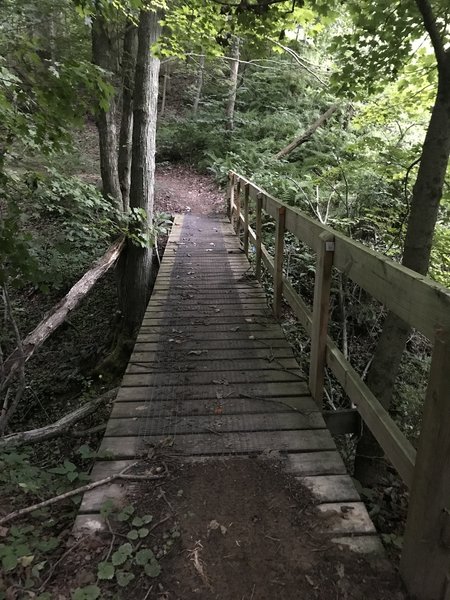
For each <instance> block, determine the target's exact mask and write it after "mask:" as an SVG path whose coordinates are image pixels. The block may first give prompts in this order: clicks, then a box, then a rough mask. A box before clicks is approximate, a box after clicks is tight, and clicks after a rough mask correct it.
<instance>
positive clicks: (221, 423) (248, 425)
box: [105, 411, 349, 501]
mask: <svg viewBox="0 0 450 600" xmlns="http://www.w3.org/2000/svg"><path fill="white" fill-rule="evenodd" d="M293 429H297V430H303V429H307V430H309V429H325V422H324V420H323V419H322V416H321V414H320V413H319V412H318V411H316V412H311V413H310V414H306V415H304V414H300V413H294V412H292V413H270V414H264V413H262V414H238V415H231V414H228V413H222V414H213V415H207V416H198V415H189V416H181V415H175V416H171V417H170V418H167V417H163V418H158V417H157V416H155V417H154V418H151V419H149V417H148V416H147V415H146V416H145V417H142V418H139V417H134V418H130V417H126V418H118V419H115V418H112V419H110V420H109V422H108V427H107V429H106V433H105V435H106V436H107V437H123V436H129V435H130V436H132V435H140V434H141V435H142V432H148V433H151V434H152V435H171V434H173V433H174V432H176V435H177V436H178V435H180V434H184V433H208V432H209V433H213V434H223V433H228V432H232V431H236V432H237V431H248V432H252V431H285V430H286V431H288V430H293ZM340 500H349V498H340ZM328 501H330V500H328Z"/></svg>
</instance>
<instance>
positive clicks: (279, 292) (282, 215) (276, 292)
mask: <svg viewBox="0 0 450 600" xmlns="http://www.w3.org/2000/svg"><path fill="white" fill-rule="evenodd" d="M285 221H286V208H285V207H284V206H280V207H279V208H278V212H277V222H276V229H275V258H274V262H273V265H274V269H273V314H274V315H275V317H276V318H277V319H279V318H280V316H281V303H282V300H283V255H284V232H285Z"/></svg>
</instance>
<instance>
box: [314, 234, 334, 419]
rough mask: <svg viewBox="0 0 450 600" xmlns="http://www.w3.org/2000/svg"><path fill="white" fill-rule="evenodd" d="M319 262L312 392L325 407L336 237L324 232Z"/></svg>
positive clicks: (317, 263)
mask: <svg viewBox="0 0 450 600" xmlns="http://www.w3.org/2000/svg"><path fill="white" fill-rule="evenodd" d="M319 238H320V245H319V248H318V251H317V258H316V278H315V283H314V302H313V318H312V326H311V357H310V367H309V389H310V390H311V395H312V397H313V398H314V400H315V402H316V403H317V405H318V406H319V407H320V408H321V407H322V404H323V382H324V371H325V362H326V360H325V358H326V347H327V332H328V318H329V311H330V290H331V270H332V266H333V257H334V235H332V234H331V233H329V232H327V231H324V232H323V233H322V234H320V236H319Z"/></svg>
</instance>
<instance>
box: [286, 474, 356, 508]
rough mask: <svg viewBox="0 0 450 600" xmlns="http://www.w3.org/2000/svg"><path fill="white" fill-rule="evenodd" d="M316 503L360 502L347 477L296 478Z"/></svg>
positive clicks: (349, 478) (317, 476) (315, 476)
mask: <svg viewBox="0 0 450 600" xmlns="http://www.w3.org/2000/svg"><path fill="white" fill-rule="evenodd" d="M296 479H297V481H299V482H300V483H301V484H302V485H304V486H305V487H307V488H308V489H309V491H310V492H311V493H312V495H313V496H314V498H315V499H316V500H317V501H318V502H358V501H360V500H361V498H360V497H359V494H358V492H357V491H356V489H355V485H354V483H353V480H352V478H351V477H350V476H349V475H314V476H308V477H296Z"/></svg>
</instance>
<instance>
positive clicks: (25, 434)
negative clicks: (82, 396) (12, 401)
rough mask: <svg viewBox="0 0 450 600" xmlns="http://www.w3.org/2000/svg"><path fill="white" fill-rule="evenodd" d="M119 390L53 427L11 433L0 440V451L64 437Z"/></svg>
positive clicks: (78, 410) (85, 405)
mask: <svg viewBox="0 0 450 600" xmlns="http://www.w3.org/2000/svg"><path fill="white" fill-rule="evenodd" d="M118 389H119V388H114V389H112V390H109V391H108V392H106V393H104V394H103V395H102V396H100V397H99V398H96V399H95V400H91V402H87V403H86V404H84V405H83V406H80V408H77V409H76V410H74V411H73V412H71V413H69V414H68V415H64V417H61V419H58V421H56V422H55V423H52V424H51V425H46V426H45V427H39V428H38V429H30V430H29V431H20V432H18V433H11V434H10V435H7V436H5V437H3V438H0V450H5V449H7V448H12V447H18V446H24V445H26V444H33V443H35V442H43V441H44V440H50V439H53V438H55V437H58V436H60V435H62V434H63V433H66V432H67V431H69V430H70V429H71V428H72V427H73V426H74V425H75V423H78V421H81V420H82V419H84V418H85V417H87V416H88V415H90V414H92V413H93V412H95V411H96V410H97V409H98V408H100V406H102V405H103V404H105V403H106V402H109V401H110V400H113V399H114V398H115V396H116V394H117V390H118ZM77 437H78V435H77Z"/></svg>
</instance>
